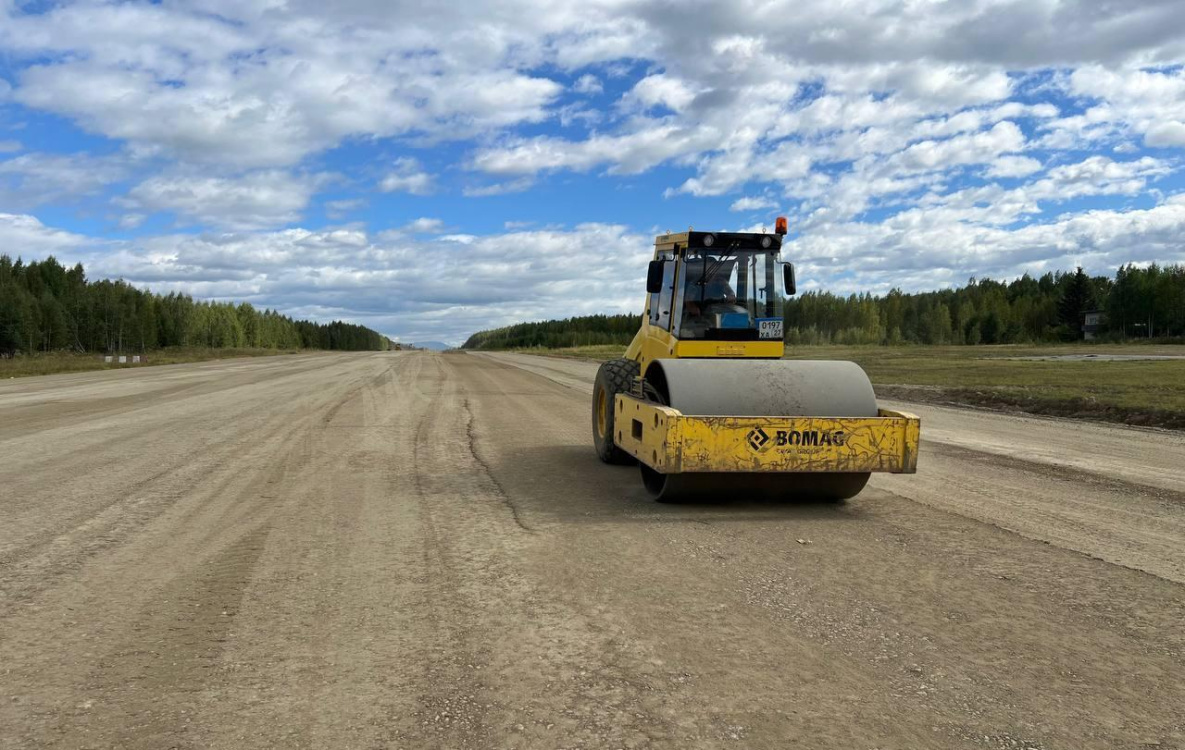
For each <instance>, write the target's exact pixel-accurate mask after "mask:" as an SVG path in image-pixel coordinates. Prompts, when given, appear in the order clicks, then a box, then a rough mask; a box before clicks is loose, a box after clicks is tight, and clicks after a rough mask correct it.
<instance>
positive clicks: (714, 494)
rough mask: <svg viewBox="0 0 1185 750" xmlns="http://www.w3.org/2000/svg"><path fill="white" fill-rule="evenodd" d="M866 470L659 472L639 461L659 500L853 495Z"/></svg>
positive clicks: (837, 498) (645, 483)
mask: <svg viewBox="0 0 1185 750" xmlns="http://www.w3.org/2000/svg"><path fill="white" fill-rule="evenodd" d="M868 477H869V474H868V473H867V472H860V473H843V474H806V473H804V474H779V473H770V474H697V473H688V474H660V473H658V472H657V471H655V470H654V469H651V468H650V467H649V466H646V465H645V464H642V484H643V486H645V487H646V491H647V492H649V493H650V494H651V496H652V497H653V498H654V499H655V500H657V501H658V502H660V503H680V502H689V501H699V502H713V501H715V502H727V501H745V500H818V501H829V502H839V501H843V500H847V499H849V498H852V497H855V496H856V495H858V494H860V491H861V490H863V489H864V485H865V484H867V483H868Z"/></svg>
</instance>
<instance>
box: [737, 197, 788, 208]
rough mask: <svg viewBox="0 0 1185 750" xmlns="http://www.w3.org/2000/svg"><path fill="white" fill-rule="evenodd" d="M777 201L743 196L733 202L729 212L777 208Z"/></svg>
mask: <svg viewBox="0 0 1185 750" xmlns="http://www.w3.org/2000/svg"><path fill="white" fill-rule="evenodd" d="M777 207H778V204H777V201H774V200H771V199H769V198H766V197H763V196H745V197H744V198H738V199H736V200H735V201H733V203H732V205H731V206H729V207H728V210H729V211H761V210H764V209H767V208H777Z"/></svg>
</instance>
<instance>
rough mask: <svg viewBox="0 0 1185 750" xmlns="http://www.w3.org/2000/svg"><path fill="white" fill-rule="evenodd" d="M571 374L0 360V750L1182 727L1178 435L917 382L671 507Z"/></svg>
mask: <svg viewBox="0 0 1185 750" xmlns="http://www.w3.org/2000/svg"><path fill="white" fill-rule="evenodd" d="M594 369H595V366H593V365H591V364H589V363H583V362H572V361H565V360H555V359H543V358H533V357H512V356H508V355H499V356H486V355H472V354H463V353H458V354H446V355H440V354H431V353H422V352H416V353H374V354H369V353H368V354H352V355H329V354H325V355H301V356H290V357H276V358H268V359H260V360H228V361H223V362H209V363H202V364H195V365H179V366H171V367H159V368H146V369H142V370H123V371H115V372H103V373H88V374H83V375H67V376H51V377H44V378H29V379H23V380H11V381H4V382H2V383H0V747H2V748H25V747H30V748H42V747H67V748H272V747H275V748H301V747H311V748H527V747H531V748H535V747H538V748H642V747H663V748H698V747H706V748H707V747H712V748H714V747H720V748H791V747H799V748H837V749H839V748H843V749H845V750H847V749H850V748H853V749H859V748H902V749H909V748H1020V747H1025V748H1035V747H1041V748H1069V749H1072V750H1077V749H1079V748H1181V747H1185V725H1183V723H1185V719H1183V718H1182V717H1183V715H1185V713H1183V712H1182V706H1185V625H1183V623H1185V492H1183V489H1185V439H1183V438H1182V436H1181V435H1179V434H1169V433H1158V432H1152V431H1145V430H1135V429H1127V428H1121V427H1111V426H1100V425H1092V424H1086V423H1076V422H1068V421H1060V420H1048V419H1029V418H1019V417H1013V416H1006V415H995V414H989V413H985V412H977V411H969V410H957V409H940V408H934V407H916V408H915V409H914V410H915V411H917V412H919V413H920V414H921V415H922V416H923V420H924V421H923V435H924V436H925V440H924V443H923V449H922V453H921V458H920V462H919V473H918V474H917V475H916V476H912V477H909V476H878V477H876V478H874V480H873V482H872V483H871V484H870V486H869V488H868V489H867V490H866V491H865V492H864V493H863V494H861V495H860V496H859V497H858V498H856V499H854V500H851V501H849V502H847V503H844V504H839V505H830V504H819V503H810V504H801V503H784V502H779V503H775V502H753V501H749V500H746V499H745V498H731V499H729V500H727V501H725V500H723V499H722V501H721V502H719V503H704V504H696V505H685V506H664V505H659V504H655V503H653V502H651V501H649V500H648V499H647V498H646V496H645V495H644V493H643V491H642V489H641V487H640V483H639V481H638V477H637V470H636V469H633V468H625V467H607V466H604V465H602V464H600V463H599V462H598V461H597V460H596V458H595V456H594V455H593V453H592V449H591V447H590V445H589V434H588V433H589V427H588V403H587V402H588V396H587V393H588V391H589V385H588V383H589V380H590V376H591V373H592V372H593V370H594ZM894 406H904V405H894ZM906 408H908V407H906Z"/></svg>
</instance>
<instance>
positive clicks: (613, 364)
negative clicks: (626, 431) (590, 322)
mask: <svg viewBox="0 0 1185 750" xmlns="http://www.w3.org/2000/svg"><path fill="white" fill-rule="evenodd" d="M638 372H639V367H638V363H637V362H635V361H633V360H632V359H611V360H609V361H608V362H602V363H601V366H600V368H599V369H598V370H597V378H596V380H595V381H593V394H592V433H593V446H594V447H596V449H597V456H598V457H600V459H601V460H602V461H604V462H605V463H607V464H617V465H619V466H631V465H633V464H635V463H637V460H636V459H635V458H634V457H633V456H631V455H630V454H628V453H626V452H625V451H623V450H621V449H620V448H618V447H617V446H616V445H615V444H614V443H613V435H614V434H615V433H614V424H613V417H614V409H613V403H614V401H615V400H616V399H617V394H619V393H628V392H629V390H630V386H632V385H633V382H634V378H636V377H637V376H638ZM601 393H604V394H605V398H606V400H607V402H608V407H609V412H608V414H607V415H606V421H607V425H606V430H605V434H604V435H602V434H601V433H600V430H599V429H598V425H597V400H598V397H599V396H600V394H601Z"/></svg>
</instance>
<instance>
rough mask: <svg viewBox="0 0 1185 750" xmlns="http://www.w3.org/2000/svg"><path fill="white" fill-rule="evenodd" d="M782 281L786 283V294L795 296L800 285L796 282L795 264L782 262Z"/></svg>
mask: <svg viewBox="0 0 1185 750" xmlns="http://www.w3.org/2000/svg"><path fill="white" fill-rule="evenodd" d="M782 282H783V283H784V284H785V285H786V296H787V297H793V296H794V295H795V294H797V293H798V286H797V285H796V284H795V283H794V264H793V263H783V264H782Z"/></svg>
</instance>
